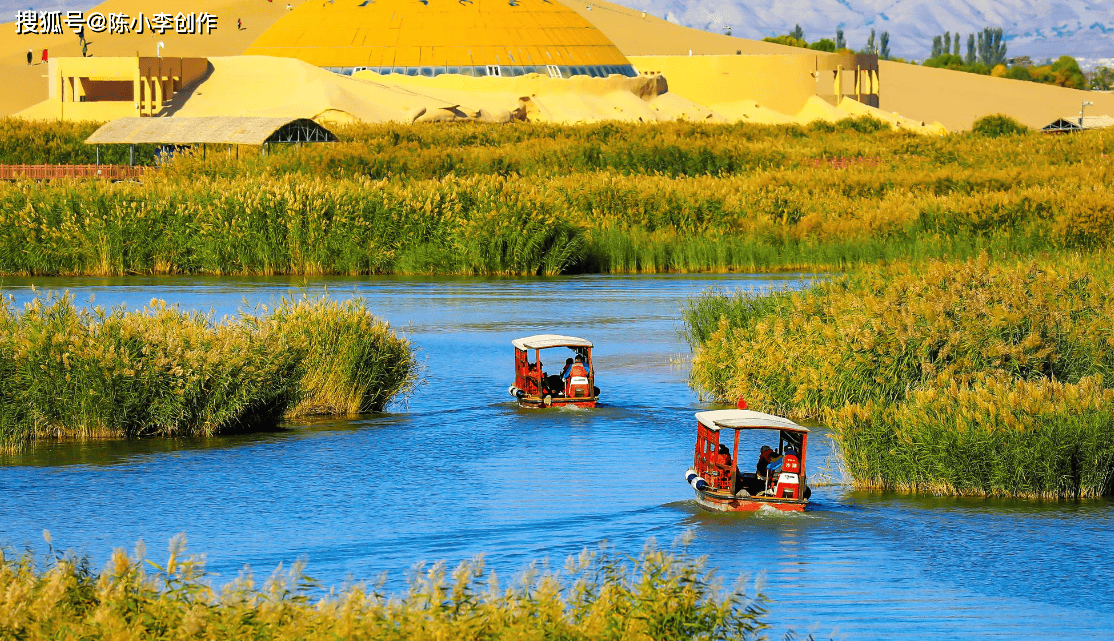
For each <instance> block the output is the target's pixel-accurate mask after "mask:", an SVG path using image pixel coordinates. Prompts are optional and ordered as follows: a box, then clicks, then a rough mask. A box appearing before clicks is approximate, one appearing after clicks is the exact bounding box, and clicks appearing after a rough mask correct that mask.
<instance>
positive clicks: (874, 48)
mask: <svg viewBox="0 0 1114 641" xmlns="http://www.w3.org/2000/svg"><path fill="white" fill-rule="evenodd" d="M863 53H867V54H877V53H878V45H877V43H875V37H874V29H871V30H870V37H869V38H867V39H866V47H865V48H864V49H863Z"/></svg>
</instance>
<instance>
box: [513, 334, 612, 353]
mask: <svg viewBox="0 0 1114 641" xmlns="http://www.w3.org/2000/svg"><path fill="white" fill-rule="evenodd" d="M511 345H514V348H515V349H521V350H527V349H546V348H548V347H591V346H592V341H586V340H584V339H583V338H577V337H575V336H561V335H560V334H537V335H535V336H527V337H526V338H516V339H514V340H513V341H511Z"/></svg>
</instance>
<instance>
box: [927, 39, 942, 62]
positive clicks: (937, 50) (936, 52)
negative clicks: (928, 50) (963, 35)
mask: <svg viewBox="0 0 1114 641" xmlns="http://www.w3.org/2000/svg"><path fill="white" fill-rule="evenodd" d="M943 53H944V39H943V38H941V37H940V36H932V55H931V56H929V58H939V57H940V56H941V55H942V54H943Z"/></svg>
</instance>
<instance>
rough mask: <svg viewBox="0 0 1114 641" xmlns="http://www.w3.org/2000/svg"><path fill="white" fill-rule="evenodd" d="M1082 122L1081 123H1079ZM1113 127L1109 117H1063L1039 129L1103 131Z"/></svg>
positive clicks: (1112, 121)
mask: <svg viewBox="0 0 1114 641" xmlns="http://www.w3.org/2000/svg"><path fill="white" fill-rule="evenodd" d="M1081 121H1082V122H1081ZM1105 127H1114V118H1111V117H1110V116H1083V118H1080V117H1079V116H1065V117H1063V118H1057V119H1056V120H1055V121H1053V122H1051V123H1049V124H1047V125H1045V126H1043V127H1041V131H1080V130H1082V129H1103V128H1105Z"/></svg>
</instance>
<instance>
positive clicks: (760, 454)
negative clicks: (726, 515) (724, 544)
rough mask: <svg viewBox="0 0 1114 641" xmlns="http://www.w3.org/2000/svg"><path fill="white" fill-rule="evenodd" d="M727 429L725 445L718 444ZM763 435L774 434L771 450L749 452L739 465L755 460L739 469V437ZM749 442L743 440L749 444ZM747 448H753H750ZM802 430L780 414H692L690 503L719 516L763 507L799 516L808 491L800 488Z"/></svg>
mask: <svg viewBox="0 0 1114 641" xmlns="http://www.w3.org/2000/svg"><path fill="white" fill-rule="evenodd" d="M724 430H729V432H730V434H731V436H732V437H733V438H732V445H731V447H730V448H729V447H727V445H726V443H724V444H721V443H720V439H721V435H722V433H723V431H724ZM749 430H758V431H763V430H764V431H766V432H768V433H769V436H770V440H771V441H772V440H773V435H774V434H776V435H777V449H773V448H772V447H769V446H765V447H762V448H761V450H759V449H757V448H755V449H754V451H753V452H752V453H751V454H753V456H754V458H750V457H749V456H747V457H746V458H744V461H753V460H756V459H757V461H758V462H757V464H755V463H751V465H753V466H754V468H753V469H754V471H748V472H743V471H742V470H741V469H740V467H742V466H744V465H745V463H740V461H739V457H740V455H743V454H744V453H743V452H740V451H739V434H740V432H747V431H749ZM754 440H755V439H754V438H753V437H752V438H748V439H747V441H750V442H753V441H754ZM752 447H753V446H752ZM807 448H808V428H807V427H803V426H801V425H797V424H796V423H794V422H793V421H791V420H789V419H787V418H783V417H781V416H774V415H772V414H763V413H762V412H754V411H751V410H745V409H737V410H715V411H709V412H698V413H697V414H696V454H695V456H694V458H693V466H692V469H690V470H688V472H686V473H685V481H687V482H688V484H689V485H691V486H692V487H693V489H694V490H696V502H697V503H699V504H700V505H701V506H702V507H705V508H707V509H710V510H716V511H719V512H753V511H755V510H758V509H760V508H761V507H762V506H764V505H767V506H769V507H772V508H774V509H777V510H784V511H790V512H800V511H803V510H804V509H805V506H806V505H808V498H809V496H810V495H811V494H812V491H811V490H810V489H809V488H808V486H807V485H806V484H805V481H806V478H807V477H806V475H805V452H806V450H807Z"/></svg>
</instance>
